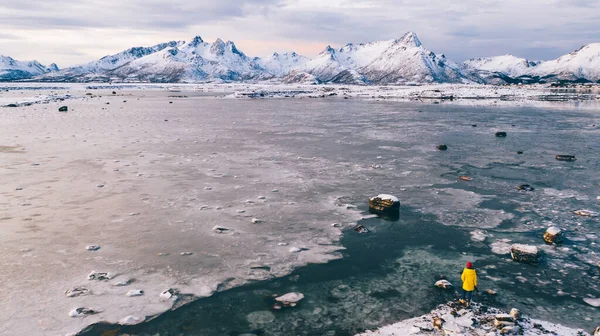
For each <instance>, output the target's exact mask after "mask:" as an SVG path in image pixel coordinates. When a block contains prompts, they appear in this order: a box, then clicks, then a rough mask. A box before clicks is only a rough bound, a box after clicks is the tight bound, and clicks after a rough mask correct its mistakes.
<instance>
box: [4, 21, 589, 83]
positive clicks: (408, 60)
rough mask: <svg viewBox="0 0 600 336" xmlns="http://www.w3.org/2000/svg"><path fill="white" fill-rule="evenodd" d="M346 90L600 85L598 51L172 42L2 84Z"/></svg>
mask: <svg viewBox="0 0 600 336" xmlns="http://www.w3.org/2000/svg"><path fill="white" fill-rule="evenodd" d="M23 79H25V80H35V81H59V82H60V81H67V82H90V81H100V82H107V81H127V82H207V81H210V82H215V81H216V82H221V81H224V82H233V81H266V80H268V81H278V82H284V83H342V84H360V85H369V84H377V85H388V84H411V83H415V84H422V83H485V84H504V83H547V82H557V81H569V82H600V43H593V44H589V45H586V46H584V47H582V48H581V49H579V50H576V51H574V52H572V53H570V54H567V55H564V56H561V57H559V58H558V59H555V60H551V61H530V60H527V59H524V58H519V57H516V56H512V55H504V56H497V57H489V58H476V59H471V60H468V61H466V62H463V63H460V64H459V63H455V62H453V61H451V60H449V59H447V58H446V57H445V56H444V54H438V53H434V52H432V51H430V50H428V49H426V48H425V47H424V46H423V45H422V43H421V41H420V40H419V38H418V37H417V35H416V34H415V33H413V32H408V33H406V34H404V35H403V36H402V37H401V38H399V39H394V40H389V41H377V42H371V43H361V44H347V45H345V46H343V47H341V48H339V49H334V48H332V47H330V46H328V47H327V48H325V50H323V51H322V52H321V53H320V54H319V55H318V56H317V57H315V58H314V59H309V58H307V57H304V56H301V55H298V54H296V53H295V52H291V53H281V54H279V53H273V54H272V55H269V56H267V57H264V58H260V57H249V56H247V55H246V54H244V53H243V52H242V51H240V50H239V49H238V48H237V47H236V45H235V44H234V43H233V42H231V41H227V42H225V41H223V40H221V39H217V40H216V41H215V42H212V43H209V42H205V41H204V40H203V39H202V38H201V37H200V36H196V37H194V38H193V39H192V40H191V41H190V42H185V41H170V42H166V43H161V44H157V45H155V46H152V47H135V48H130V49H127V50H125V51H122V52H120V53H118V54H115V55H109V56H105V57H102V58H101V59H99V60H97V61H93V62H90V63H87V64H84V65H81V66H76V67H71V68H65V69H62V70H59V69H58V67H57V66H56V65H55V64H52V65H51V66H49V67H45V66H43V65H41V64H39V63H38V62H36V61H32V62H19V61H15V60H13V59H12V58H10V57H4V56H1V57H0V80H4V81H11V80H23Z"/></svg>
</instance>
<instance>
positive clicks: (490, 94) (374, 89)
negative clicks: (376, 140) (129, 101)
mask: <svg viewBox="0 0 600 336" xmlns="http://www.w3.org/2000/svg"><path fill="white" fill-rule="evenodd" d="M56 90H69V91H79V92H82V91H86V90H87V91H88V92H92V93H93V92H94V91H95V90H135V91H139V90H152V91H167V92H170V93H171V94H172V95H179V94H181V95H186V94H196V95H203V96H205V97H211V96H213V97H217V98H226V99H268V98H271V99H293V98H295V99H307V98H313V99H319V98H321V99H367V100H379V101H412V102H424V103H444V104H460V105H477V106H494V105H508V106H510V105H523V104H527V105H535V106H550V104H552V105H554V106H556V103H557V102H573V101H577V102H594V101H598V100H600V86H597V85H596V86H580V87H576V88H571V89H564V88H561V89H559V88H551V87H549V86H547V85H525V86H516V85H513V86H494V85H479V84H471V85H466V84H433V85H419V86H360V85H295V84H280V83H268V84H256V83H204V84H142V83H115V84H108V83H4V84H0V91H9V92H16V91H24V92H33V91H37V93H38V94H37V95H35V96H34V97H30V96H27V97H23V96H22V95H21V96H16V95H15V96H13V97H12V98H11V97H1V98H0V106H9V104H15V105H17V106H20V105H23V104H32V103H33V104H35V103H45V102H48V101H53V100H60V99H68V98H75V97H76V96H73V97H71V96H69V95H66V96H65V95H62V96H57V95H55V94H50V95H46V94H43V93H44V92H45V91H56ZM80 97H81V96H80Z"/></svg>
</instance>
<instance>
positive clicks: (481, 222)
mask: <svg viewBox="0 0 600 336" xmlns="http://www.w3.org/2000/svg"><path fill="white" fill-rule="evenodd" d="M416 192H420V193H424V194H425V195H423V197H413V198H412V199H411V200H412V203H411V204H410V205H411V206H415V207H417V208H418V210H419V211H420V212H423V213H431V214H434V215H436V217H437V219H438V221H439V222H440V223H442V224H445V225H453V226H461V227H473V228H481V229H491V228H495V227H497V226H499V225H500V224H502V222H503V221H504V220H509V219H511V218H513V215H512V214H510V213H507V212H505V211H503V210H492V209H486V208H482V207H480V204H481V203H482V202H484V201H485V200H489V199H492V198H495V196H485V195H480V194H476V193H474V192H472V191H467V190H462V189H454V188H445V189H427V190H421V191H416Z"/></svg>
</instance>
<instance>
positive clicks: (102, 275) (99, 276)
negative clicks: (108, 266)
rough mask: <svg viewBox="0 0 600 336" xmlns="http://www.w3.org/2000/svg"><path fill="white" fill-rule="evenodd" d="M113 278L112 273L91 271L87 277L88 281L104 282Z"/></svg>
mask: <svg viewBox="0 0 600 336" xmlns="http://www.w3.org/2000/svg"><path fill="white" fill-rule="evenodd" d="M114 277H115V276H114V274H112V273H107V272H98V271H92V272H90V274H89V275H88V280H99V281H106V280H110V279H112V278H114Z"/></svg>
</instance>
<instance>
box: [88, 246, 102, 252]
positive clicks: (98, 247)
mask: <svg viewBox="0 0 600 336" xmlns="http://www.w3.org/2000/svg"><path fill="white" fill-rule="evenodd" d="M86 249H87V250H88V251H98V250H99V249H100V245H88V246H87V247H86Z"/></svg>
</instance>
